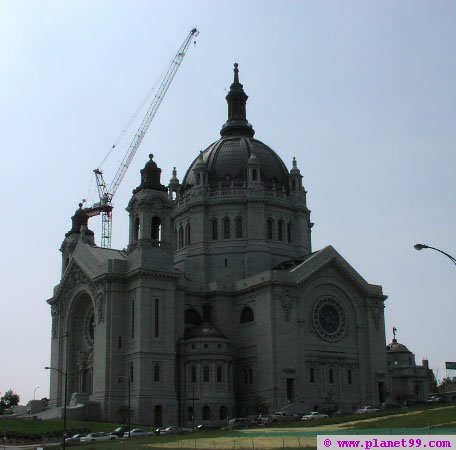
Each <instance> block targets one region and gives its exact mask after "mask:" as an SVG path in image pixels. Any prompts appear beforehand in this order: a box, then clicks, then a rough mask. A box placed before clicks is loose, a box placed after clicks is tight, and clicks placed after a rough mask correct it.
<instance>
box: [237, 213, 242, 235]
mask: <svg viewBox="0 0 456 450" xmlns="http://www.w3.org/2000/svg"><path fill="white" fill-rule="evenodd" d="M236 238H237V239H239V238H242V219H241V218H240V217H238V218H237V219H236Z"/></svg>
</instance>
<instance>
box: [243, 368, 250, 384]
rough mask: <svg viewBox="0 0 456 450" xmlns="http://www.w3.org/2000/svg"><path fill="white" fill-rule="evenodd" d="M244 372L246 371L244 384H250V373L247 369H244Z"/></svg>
mask: <svg viewBox="0 0 456 450" xmlns="http://www.w3.org/2000/svg"><path fill="white" fill-rule="evenodd" d="M242 372H243V373H244V384H248V382H249V373H248V372H247V369H244V370H243V371H242Z"/></svg>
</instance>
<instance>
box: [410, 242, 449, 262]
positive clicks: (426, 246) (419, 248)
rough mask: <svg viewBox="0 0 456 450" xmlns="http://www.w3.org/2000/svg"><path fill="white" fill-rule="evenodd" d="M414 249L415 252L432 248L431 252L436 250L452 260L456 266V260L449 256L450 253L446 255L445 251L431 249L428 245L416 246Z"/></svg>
mask: <svg viewBox="0 0 456 450" xmlns="http://www.w3.org/2000/svg"><path fill="white" fill-rule="evenodd" d="M414 248H415V250H423V249H424V248H430V249H431V250H435V251H436V252H439V253H442V255H445V256H446V257H447V258H449V259H450V260H451V262H452V263H453V264H454V265H455V266H456V258H453V257H452V256H451V255H449V254H448V253H445V252H444V251H443V250H440V249H438V248H435V247H431V246H429V245H426V244H415V245H414Z"/></svg>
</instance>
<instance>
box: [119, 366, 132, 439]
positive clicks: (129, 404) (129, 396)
mask: <svg viewBox="0 0 456 450" xmlns="http://www.w3.org/2000/svg"><path fill="white" fill-rule="evenodd" d="M124 378H125V377H123V376H122V375H119V382H122V381H123V379H124ZM126 378H127V383H128V422H127V426H128V437H130V429H131V383H130V377H126Z"/></svg>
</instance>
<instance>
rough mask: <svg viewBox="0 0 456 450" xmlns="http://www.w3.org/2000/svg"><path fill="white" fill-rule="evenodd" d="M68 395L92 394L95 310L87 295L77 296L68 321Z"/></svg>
mask: <svg viewBox="0 0 456 450" xmlns="http://www.w3.org/2000/svg"><path fill="white" fill-rule="evenodd" d="M67 339H68V367H67V371H68V394H69V395H71V393H73V392H83V393H86V394H89V395H90V394H92V392H93V348H94V340H95V310H94V307H93V302H92V298H91V297H90V295H89V294H87V293H85V292H84V293H81V294H79V295H78V296H77V297H76V298H75V300H74V302H73V306H72V308H71V312H70V317H69V320H68V334H67Z"/></svg>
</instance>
